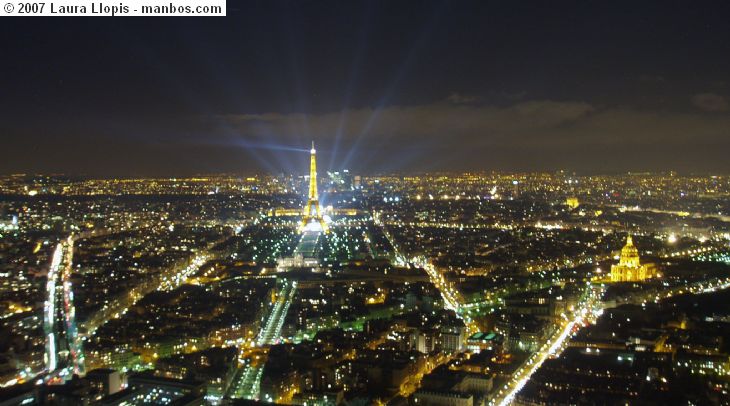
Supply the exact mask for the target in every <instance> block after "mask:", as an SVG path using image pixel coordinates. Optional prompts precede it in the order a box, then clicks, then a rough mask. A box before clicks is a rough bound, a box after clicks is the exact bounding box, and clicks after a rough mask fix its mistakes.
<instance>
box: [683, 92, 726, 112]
mask: <svg viewBox="0 0 730 406" xmlns="http://www.w3.org/2000/svg"><path fill="white" fill-rule="evenodd" d="M692 104H694V105H695V106H696V107H698V108H699V109H701V110H704V111H710V112H717V111H728V110H730V103H728V101H727V99H725V97H723V96H720V95H718V94H714V93H700V94H696V95H694V96H692Z"/></svg>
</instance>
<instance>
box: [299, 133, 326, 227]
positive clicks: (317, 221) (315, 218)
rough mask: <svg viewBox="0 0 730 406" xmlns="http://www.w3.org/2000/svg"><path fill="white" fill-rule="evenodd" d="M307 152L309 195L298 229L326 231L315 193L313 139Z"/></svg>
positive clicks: (315, 173)
mask: <svg viewBox="0 0 730 406" xmlns="http://www.w3.org/2000/svg"><path fill="white" fill-rule="evenodd" d="M309 152H310V160H309V162H310V163H309V197H308V199H307V204H306V206H304V213H302V224H301V227H300V230H301V231H305V230H310V229H311V230H314V229H317V230H320V229H321V231H324V232H325V233H326V232H327V231H328V230H327V224H325V222H324V219H323V218H322V213H321V211H320V208H319V194H318V193H317V150H316V149H314V141H312V149H311V150H310V151H309Z"/></svg>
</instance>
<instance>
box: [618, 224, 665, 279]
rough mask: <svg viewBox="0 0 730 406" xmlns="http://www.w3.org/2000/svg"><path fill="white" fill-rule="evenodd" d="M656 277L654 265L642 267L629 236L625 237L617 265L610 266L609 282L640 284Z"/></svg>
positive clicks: (636, 250)
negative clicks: (624, 243)
mask: <svg viewBox="0 0 730 406" xmlns="http://www.w3.org/2000/svg"><path fill="white" fill-rule="evenodd" d="M656 276H657V268H656V265H655V264H652V263H646V264H643V265H642V264H641V261H640V260H639V250H638V249H636V246H634V240H633V239H632V238H631V235H629V236H628V237H626V245H625V246H624V247H623V248H622V249H621V257H620V259H619V261H618V264H617V265H612V266H611V282H640V281H643V280H646V279H650V278H654V277H656Z"/></svg>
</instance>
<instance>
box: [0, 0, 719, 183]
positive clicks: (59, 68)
mask: <svg viewBox="0 0 730 406" xmlns="http://www.w3.org/2000/svg"><path fill="white" fill-rule="evenodd" d="M0 43H2V47H1V48H0V140H1V142H2V143H1V144H0V145H2V147H1V148H0V150H1V151H2V157H1V158H0V173H18V172H25V173H59V172H63V173H68V174H75V175H86V176H92V177H106V176H162V175H164V176H186V175H191V174H200V173H220V172H228V173H238V174H244V173H252V172H267V173H279V172H288V173H305V172H306V170H307V159H308V156H307V153H306V150H307V149H308V145H309V143H310V141H311V140H315V141H316V142H317V145H318V151H319V152H320V166H321V167H322V168H323V169H342V168H350V169H351V170H354V171H357V172H360V173H366V174H376V173H394V172H397V173H408V172H411V173H413V172H425V171H435V170H456V171H460V170H505V171H525V170H550V171H552V170H557V169H565V170H575V171H579V172H585V173H616V172H620V171H647V170H677V171H680V172H682V173H730V159H728V152H729V151H730V2H728V1H717V2H705V1H681V2H680V1H655V2H651V1H639V0H632V1H625V2H622V1H601V2H599V1H586V0H582V1H574V2H568V1H558V0H556V1H534V2H527V1H486V0H482V1H474V2H469V1H436V2H430V1H415V0H414V1H410V0H386V1H362V2H359V1H349V0H348V1H343V0H337V1H307V0H300V1H292V2H278V1H252V2H246V1H239V0H228V16H227V17H197V18H179V17H160V18H127V17H114V18H110V17H86V18H68V17H64V18H61V17H55V18H53V17H51V18H38V17H36V18H18V17H12V18H11V17H6V18H3V19H2V21H0Z"/></svg>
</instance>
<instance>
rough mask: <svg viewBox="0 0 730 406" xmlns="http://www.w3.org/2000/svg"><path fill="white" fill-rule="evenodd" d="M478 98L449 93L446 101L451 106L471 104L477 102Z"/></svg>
mask: <svg viewBox="0 0 730 406" xmlns="http://www.w3.org/2000/svg"><path fill="white" fill-rule="evenodd" d="M479 100H480V99H479V98H478V97H476V96H467V95H463V94H460V93H451V94H450V95H449V97H447V98H446V101H447V102H449V103H453V104H472V103H477V102H479Z"/></svg>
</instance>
